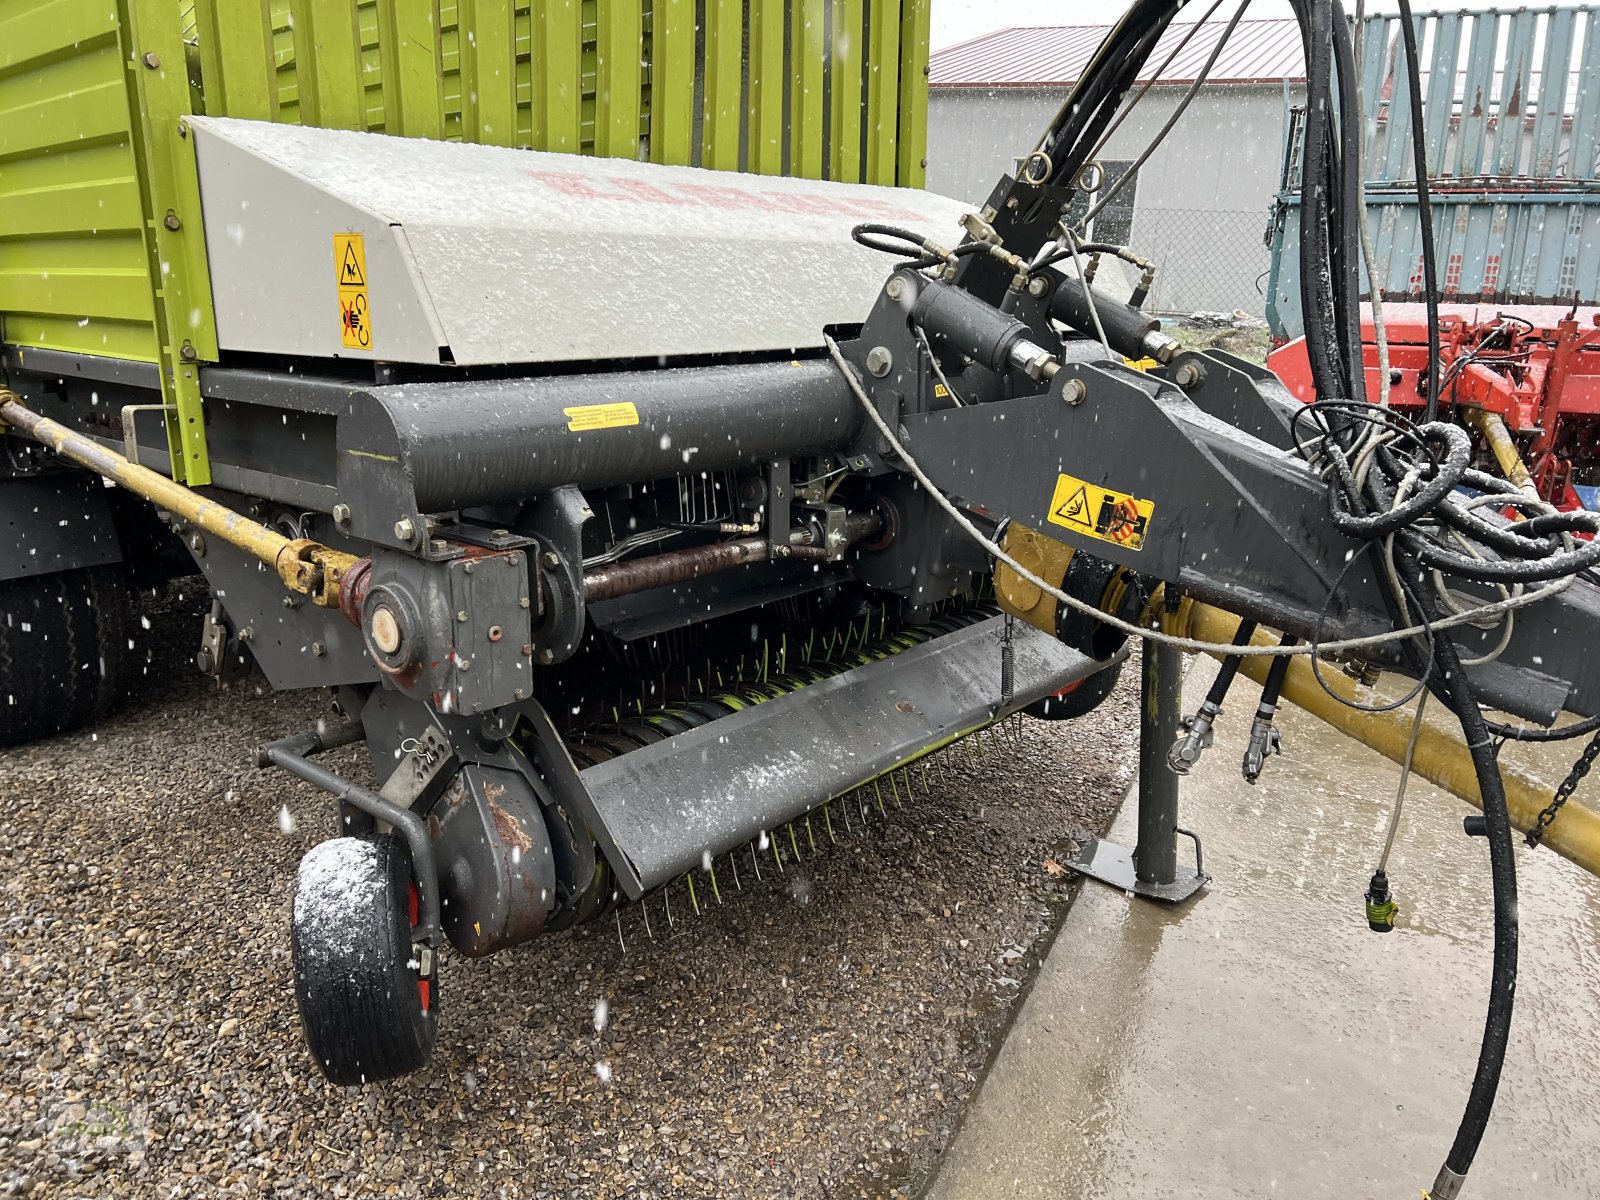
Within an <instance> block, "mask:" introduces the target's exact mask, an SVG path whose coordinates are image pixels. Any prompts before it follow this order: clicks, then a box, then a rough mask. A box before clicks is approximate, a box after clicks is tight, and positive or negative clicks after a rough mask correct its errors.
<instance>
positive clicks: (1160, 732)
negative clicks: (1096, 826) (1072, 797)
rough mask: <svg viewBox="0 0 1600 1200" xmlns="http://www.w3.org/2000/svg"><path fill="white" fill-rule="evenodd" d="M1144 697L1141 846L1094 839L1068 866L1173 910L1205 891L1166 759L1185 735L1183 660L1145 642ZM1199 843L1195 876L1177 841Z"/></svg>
mask: <svg viewBox="0 0 1600 1200" xmlns="http://www.w3.org/2000/svg"><path fill="white" fill-rule="evenodd" d="M1139 684H1140V688H1139V691H1140V695H1139V843H1138V845H1137V846H1135V847H1134V848H1133V849H1132V850H1129V849H1128V848H1127V847H1126V846H1119V845H1117V844H1116V843H1115V842H1108V841H1104V840H1102V839H1100V838H1089V839H1088V841H1087V842H1086V843H1085V844H1084V845H1083V846H1082V847H1080V848H1079V850H1078V853H1077V854H1076V855H1074V856H1073V857H1072V858H1071V859H1070V860H1069V861H1068V863H1067V865H1068V866H1069V867H1071V868H1072V869H1073V870H1075V871H1078V872H1079V873H1080V874H1083V875H1088V876H1089V877H1090V878H1092V879H1098V880H1100V881H1101V882H1102V883H1109V884H1110V885H1111V886H1112V887H1117V888H1121V889H1123V890H1124V891H1127V892H1133V893H1134V894H1135V895H1139V896H1145V897H1148V898H1149V899H1152V900H1166V901H1168V902H1170V903H1175V902H1177V901H1179V900H1187V899H1188V898H1189V897H1190V896H1192V895H1194V893H1195V892H1197V891H1199V890H1200V889H1201V888H1202V887H1204V886H1205V885H1206V884H1207V883H1209V882H1211V876H1209V875H1207V874H1206V873H1205V866H1204V861H1203V860H1202V858H1201V855H1200V837H1199V835H1198V834H1194V833H1191V832H1190V831H1189V830H1187V829H1182V828H1179V826H1178V776H1177V775H1175V774H1174V773H1173V771H1172V768H1171V767H1169V766H1168V765H1167V752H1168V751H1169V750H1171V749H1172V743H1173V742H1175V741H1177V739H1178V735H1179V726H1178V721H1179V717H1180V715H1181V712H1182V707H1183V653H1182V651H1180V650H1178V649H1177V648H1176V647H1173V646H1168V645H1164V644H1162V643H1159V642H1146V643H1145V646H1144V656H1143V660H1142V666H1141V668H1140V679H1139ZM1179 834H1182V835H1183V836H1184V837H1187V838H1190V839H1192V840H1193V842H1194V870H1192V871H1191V870H1190V869H1189V868H1188V867H1180V866H1179V865H1178V835H1179Z"/></svg>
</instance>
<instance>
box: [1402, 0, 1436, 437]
mask: <svg viewBox="0 0 1600 1200" xmlns="http://www.w3.org/2000/svg"><path fill="white" fill-rule="evenodd" d="M1400 40H1401V41H1402V42H1403V43H1404V44H1405V48H1406V90H1407V92H1408V94H1409V95H1410V97H1411V161H1412V165H1413V166H1412V169H1413V170H1414V171H1415V172H1416V175H1417V223H1418V225H1419V226H1420V227H1421V229H1422V299H1423V302H1424V303H1425V304H1426V305H1427V308H1428V397H1427V400H1428V407H1427V409H1426V414H1427V419H1428V420H1430V421H1431V420H1433V419H1434V418H1435V417H1437V416H1438V415H1439V292H1438V278H1439V275H1438V265H1437V262H1436V260H1435V257H1434V255H1435V251H1434V245H1433V208H1432V206H1431V205H1430V202H1429V200H1428V146H1427V142H1426V140H1425V134H1424V132H1423V128H1422V75H1421V72H1422V68H1421V66H1420V65H1419V64H1418V62H1417V28H1416V25H1415V23H1414V22H1413V21H1412V19H1411V0H1400Z"/></svg>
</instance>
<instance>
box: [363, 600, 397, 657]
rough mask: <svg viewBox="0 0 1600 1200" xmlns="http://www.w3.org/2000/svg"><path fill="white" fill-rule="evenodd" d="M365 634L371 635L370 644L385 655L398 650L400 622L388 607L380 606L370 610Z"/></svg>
mask: <svg viewBox="0 0 1600 1200" xmlns="http://www.w3.org/2000/svg"><path fill="white" fill-rule="evenodd" d="M367 632H368V633H369V634H371V635H372V644H373V645H374V646H376V647H377V648H378V649H379V650H381V651H383V652H384V653H385V654H393V653H394V652H395V651H396V650H398V649H400V622H399V621H397V620H395V616H394V612H393V611H392V610H391V609H390V608H389V607H388V605H384V604H380V605H378V607H377V608H375V609H373V610H372V620H371V622H370V623H369V625H368V627H367Z"/></svg>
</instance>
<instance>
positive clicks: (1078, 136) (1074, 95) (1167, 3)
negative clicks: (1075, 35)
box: [1037, 0, 1183, 187]
mask: <svg viewBox="0 0 1600 1200" xmlns="http://www.w3.org/2000/svg"><path fill="white" fill-rule="evenodd" d="M1182 6H1183V0H1134V3H1133V4H1132V6H1131V7H1129V9H1128V11H1127V12H1126V13H1124V14H1123V17H1122V20H1120V21H1119V22H1118V23H1117V24H1116V26H1115V27H1113V29H1112V30H1111V32H1110V33H1109V34H1107V35H1106V38H1105V40H1104V41H1103V42H1101V43H1100V46H1099V48H1098V49H1097V50H1096V51H1095V53H1094V56H1093V57H1092V58H1091V59H1090V60H1089V63H1088V65H1086V66H1085V67H1084V69H1083V72H1082V73H1081V74H1080V75H1079V77H1078V82H1077V83H1076V84H1075V85H1074V86H1073V88H1072V91H1071V92H1070V93H1068V95H1067V98H1066V100H1065V101H1064V102H1063V103H1062V105H1061V109H1060V111H1059V112H1057V114H1056V116H1055V119H1054V120H1053V121H1051V123H1050V127H1049V128H1048V129H1047V130H1046V131H1045V134H1044V136H1043V137H1042V138H1041V139H1040V141H1039V149H1038V151H1037V152H1038V153H1042V154H1044V155H1045V156H1046V157H1047V158H1048V160H1049V162H1050V174H1049V180H1048V181H1049V182H1050V183H1051V184H1054V185H1055V186H1057V187H1072V186H1074V181H1075V180H1076V179H1077V175H1078V172H1079V170H1081V169H1082V167H1083V164H1084V163H1085V162H1086V161H1087V160H1088V156H1089V153H1090V151H1091V149H1092V148H1093V146H1094V145H1095V143H1096V142H1097V141H1098V140H1099V138H1100V135H1101V134H1102V133H1103V132H1104V131H1105V129H1106V127H1107V126H1108V125H1109V124H1110V123H1111V121H1112V120H1113V119H1114V117H1115V114H1116V110H1117V106H1118V105H1119V104H1120V103H1121V101H1122V97H1123V96H1124V95H1126V93H1127V91H1128V89H1129V88H1130V87H1132V86H1133V82H1134V80H1135V79H1136V78H1137V77H1138V74H1139V69H1140V68H1141V67H1142V66H1144V63H1145V61H1146V60H1147V59H1148V58H1149V57H1150V53H1151V51H1153V50H1154V49H1155V45H1156V42H1157V41H1159V40H1160V38H1161V35H1162V34H1163V33H1165V32H1166V28H1167V26H1168V24H1170V23H1171V21H1172V18H1173V17H1174V16H1175V15H1176V14H1177V12H1178V10H1179V9H1180V8H1181V7H1182Z"/></svg>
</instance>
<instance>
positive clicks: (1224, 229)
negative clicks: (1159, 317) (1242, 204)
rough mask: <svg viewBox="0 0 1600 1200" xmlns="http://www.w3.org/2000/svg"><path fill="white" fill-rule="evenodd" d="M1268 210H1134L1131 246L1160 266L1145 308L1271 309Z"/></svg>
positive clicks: (1258, 312)
mask: <svg viewBox="0 0 1600 1200" xmlns="http://www.w3.org/2000/svg"><path fill="white" fill-rule="evenodd" d="M1267 219H1268V218H1267V211H1266V208H1265V206H1263V207H1262V208H1261V209H1260V210H1259V211H1252V212H1235V211H1226V210H1221V211H1219V210H1215V209H1198V208H1194V209H1189V208H1146V207H1143V206H1141V207H1139V208H1137V209H1135V211H1134V215H1133V237H1132V241H1131V244H1132V246H1133V249H1134V250H1136V251H1137V252H1138V253H1140V254H1142V255H1144V257H1146V258H1148V259H1149V260H1150V261H1151V262H1153V263H1155V265H1156V278H1155V285H1154V286H1153V287H1152V288H1151V289H1150V299H1149V301H1148V302H1147V303H1146V305H1145V307H1146V308H1148V309H1151V310H1152V311H1154V312H1166V313H1195V312H1228V313H1231V312H1234V311H1236V310H1237V311H1243V312H1246V313H1248V314H1250V315H1251V316H1252V317H1265V316H1266V312H1267V271H1268V268H1269V267H1270V265H1271V256H1270V254H1269V253H1268V251H1267V246H1266V240H1265V238H1266V231H1267Z"/></svg>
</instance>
